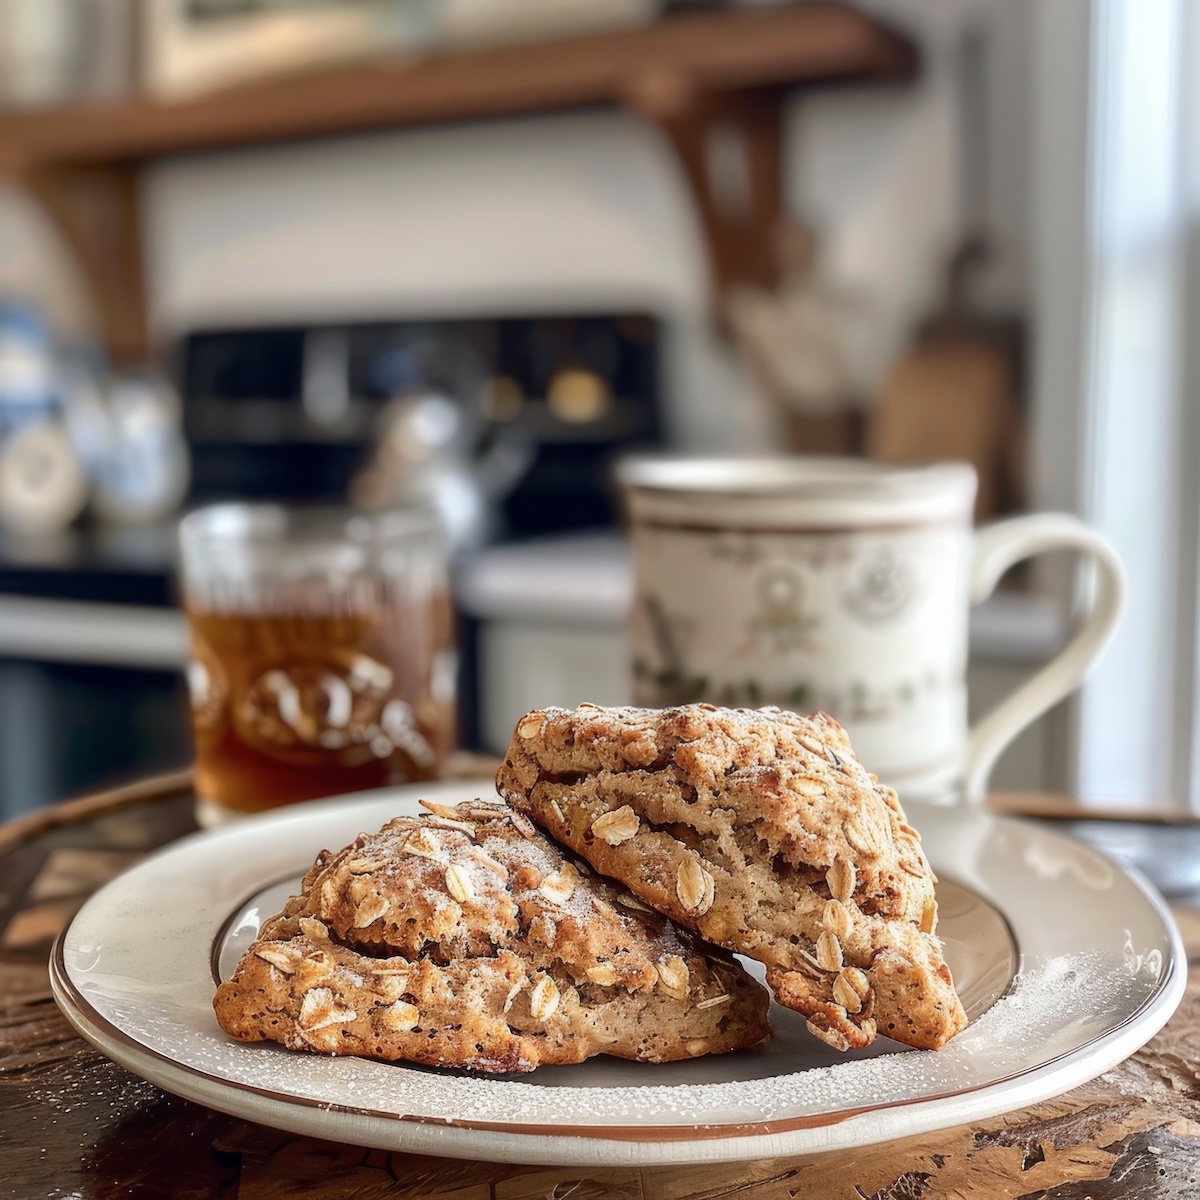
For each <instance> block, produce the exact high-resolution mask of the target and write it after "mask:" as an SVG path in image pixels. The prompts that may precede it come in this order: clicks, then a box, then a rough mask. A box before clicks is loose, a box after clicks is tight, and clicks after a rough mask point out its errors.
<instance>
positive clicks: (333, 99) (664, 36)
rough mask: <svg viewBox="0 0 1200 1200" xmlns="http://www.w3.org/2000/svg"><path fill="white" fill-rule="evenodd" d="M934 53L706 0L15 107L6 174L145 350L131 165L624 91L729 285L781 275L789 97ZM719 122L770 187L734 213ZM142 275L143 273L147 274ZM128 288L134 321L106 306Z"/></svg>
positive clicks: (6, 144) (863, 23)
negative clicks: (533, 33) (82, 101)
mask: <svg viewBox="0 0 1200 1200" xmlns="http://www.w3.org/2000/svg"><path fill="white" fill-rule="evenodd" d="M916 63H917V60H916V53H915V51H914V49H913V46H912V44H911V43H910V42H909V41H908V40H907V39H905V38H904V37H903V36H902V35H900V34H898V33H896V32H895V31H893V30H891V29H889V28H887V27H886V26H884V25H882V24H880V23H879V22H877V21H875V20H874V19H872V18H871V17H868V16H867V15H865V14H864V13H861V12H859V11H858V10H856V9H853V8H851V7H848V6H846V5H843V4H836V3H816V2H813V3H803V4H796V5H794V6H789V7H782V8H769V9H742V10H732V11H718V12H711V13H700V14H689V15H681V16H676V17H672V18H669V19H665V20H662V21H658V22H655V23H653V24H650V25H645V26H640V27H634V28H630V29H624V30H620V31H615V32H605V33H593V34H588V35H582V36H574V37H570V38H563V39H558V40H554V41H543V42H533V43H524V44H520V45H512V46H503V47H491V48H487V49H477V50H462V51H456V52H447V53H438V54H434V55H430V56H428V57H422V58H420V59H412V60H396V59H389V60H368V61H363V62H355V63H353V64H347V65H344V66H339V67H337V68H330V69H327V70H323V71H317V72H309V73H305V74H303V75H293V76H286V77H278V78H274V79H271V80H270V81H266V82H262V83H258V84H255V85H253V86H248V87H241V88H237V89H232V90H226V91H222V92H219V93H213V94H209V95H205V96H203V97H200V98H197V99H194V100H188V101H184V102H175V103H162V102H155V101H153V100H149V99H140V98H139V99H131V100H127V101H124V102H121V103H110V104H104V105H99V104H97V105H90V106H78V107H71V108H64V109H56V110H48V111H40V112H22V113H13V114H7V115H3V116H0V172H4V173H6V174H8V175H10V176H15V177H17V178H19V179H22V180H24V181H25V182H26V183H27V184H28V185H29V186H30V188H31V189H32V190H33V191H34V192H35V194H37V195H38V196H39V198H40V199H41V200H42V202H43V203H44V204H45V205H46V207H47V209H48V211H49V212H50V213H51V215H52V216H53V217H54V218H55V220H56V221H57V222H58V224H59V225H60V226H61V227H62V229H63V232H64V234H65V236H66V237H67V239H68V241H69V242H70V243H71V245H72V246H73V248H74V249H75V251H76V253H77V255H78V256H79V258H80V261H81V262H82V264H83V266H84V269H85V271H86V272H87V274H88V275H89V277H90V279H91V283H92V285H93V287H94V288H95V290H96V292H97V299H98V301H99V303H100V306H101V313H102V319H105V324H106V329H105V333H106V337H107V339H108V341H109V344H110V348H111V349H113V350H114V352H115V353H116V355H117V356H118V357H121V358H128V357H139V356H144V355H145V354H146V352H147V350H148V347H147V346H146V343H145V334H144V330H145V320H144V314H143V313H142V312H141V311H140V304H141V300H140V297H141V284H140V270H138V264H137V263H136V261H133V260H131V258H130V255H131V254H135V253H136V247H137V244H138V240H139V238H138V225H137V212H136V196H135V192H136V188H135V187H131V182H130V181H131V174H130V173H131V172H132V171H136V169H137V167H138V166H139V164H141V163H142V162H144V161H146V160H148V159H154V158H160V157H164V156H169V155H175V154H190V153H196V152H202V151H208V150H219V149H226V148H230V147H238V146H254V145H263V144H268V143H276V142H283V141H294V140H298V139H308V138H318V137H331V136H337V135H344V134H352V133H361V132H365V131H370V130H381V129H393V128H399V127H405V126H410V127H411V126H414V125H428V124H434V123H439V122H446V121H457V120H467V119H480V118H490V117H504V116H515V115H521V114H533V113H544V112H551V111H563V110H569V109H578V108H584V107H593V106H598V105H622V106H626V107H630V108H632V109H634V110H636V111H639V112H641V113H642V114H643V115H645V116H647V117H648V118H650V119H652V120H654V121H656V122H658V123H659V124H660V125H661V126H662V127H663V128H664V130H665V131H666V132H667V134H668V135H669V137H670V138H671V141H672V143H673V144H674V145H675V147H676V149H677V151H678V152H679V154H680V157H681V160H682V162H683V165H684V169H685V171H686V173H687V175H688V179H689V182H690V183H691V185H692V187H693V190H694V191H695V192H696V198H697V202H698V204H699V206H700V210H701V216H702V218H703V221H704V225H705V230H706V234H707V235H708V239H709V245H710V251H711V258H712V266H713V272H714V276H715V278H716V280H717V282H718V283H720V284H724V283H729V282H734V281H736V280H738V279H739V278H741V279H745V280H753V281H757V282H764V281H766V277H767V276H768V275H769V273H770V265H769V260H770V257H771V255H770V248H769V244H768V242H769V238H770V236H771V234H772V232H773V230H772V229H768V228H767V227H766V224H765V223H768V222H770V219H771V218H772V216H773V215H776V214H777V208H778V199H779V198H778V194H777V193H778V184H779V180H778V166H779V164H778V154H779V148H778V132H779V131H778V107H779V99H780V97H781V96H782V94H783V93H784V92H785V91H786V90H787V89H790V88H793V87H796V86H799V85H824V84H836V83H848V82H868V81H879V82H903V81H906V80H909V79H911V78H912V77H913V76H914V74H915V72H916ZM717 123H720V124H722V125H723V126H726V127H728V126H730V125H732V126H734V127H735V128H741V129H743V130H744V131H745V134H746V154H747V161H748V171H747V177H748V178H749V180H750V188H751V190H752V191H753V192H754V195H752V196H751V198H750V200H749V201H748V202H747V203H746V204H743V205H742V208H743V210H744V211H743V212H741V213H740V214H738V213H731V212H728V211H722V210H721V206H720V205H719V204H718V203H717V202H716V201H715V200H714V197H713V194H712V193H713V189H712V188H711V187H710V186H709V182H708V180H707V168H706V166H705V164H704V161H703V160H704V143H705V140H706V138H707V136H708V133H709V132H710V131H711V129H712V128H713V127H714V125H715V124H717ZM764 189H765V191H764V194H762V195H759V194H758V193H759V192H760V191H763V190H764ZM106 194H107V199H104V196H105V195H106ZM726 208H728V205H726ZM739 223H740V224H741V225H742V226H743V227H744V228H742V229H741V231H740V232H739V231H738V229H737V226H738V225H739ZM756 240H757V243H758V244H757V246H756V245H755V244H754V243H755V242H756ZM131 271H132V272H133V273H134V274H135V275H138V276H139V278H138V280H137V281H136V282H133V283H131V282H130V272H131ZM114 288H115V292H114ZM115 297H119V298H120V303H121V306H122V308H123V310H124V312H123V315H122V317H121V320H120V325H121V328H120V329H112V328H108V325H109V324H110V321H109V320H108V319H107V318H104V313H105V311H109V310H111V303H110V302H111V301H112V300H113V299H114V298H115ZM131 306H132V309H131ZM139 330H140V331H141V332H139Z"/></svg>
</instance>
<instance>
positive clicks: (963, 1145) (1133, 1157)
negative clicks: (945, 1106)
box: [0, 774, 1200, 1200]
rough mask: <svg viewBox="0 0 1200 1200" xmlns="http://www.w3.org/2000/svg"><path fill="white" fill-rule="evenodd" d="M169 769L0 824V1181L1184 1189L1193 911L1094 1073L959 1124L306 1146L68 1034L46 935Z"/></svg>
mask: <svg viewBox="0 0 1200 1200" xmlns="http://www.w3.org/2000/svg"><path fill="white" fill-rule="evenodd" d="M194 828H195V826H194V824H193V821H192V796H191V792H190V780H189V778H188V776H187V775H186V774H181V775H177V776H172V777H170V778H167V779H163V780H158V781H153V782H151V783H147V784H142V785H139V786H136V787H132V788H128V789H125V790H123V791H120V792H114V793H109V794H107V795H105V796H99V797H94V798H92V799H88V800H83V801H78V802H75V803H73V804H69V805H60V806H58V807H56V808H52V809H47V810H44V811H43V812H40V813H35V814H33V815H32V816H30V817H27V818H24V819H23V820H20V821H17V822H15V823H12V824H10V825H8V826H3V827H0V1196H11V1197H14V1198H16V1200H40V1198H42V1197H54V1198H56V1200H67V1198H68V1197H87V1198H88V1200H108V1198H110V1197H117V1196H135V1197H139V1198H148V1200H154V1198H156V1197H163V1198H164V1200H165V1198H167V1197H171V1198H177V1197H182V1198H187V1197H201V1196H203V1197H229V1198H231V1200H232V1198H233V1197H238V1198H240V1200H260V1198H264V1197H274V1196H289V1197H309V1196H323V1197H340V1198H346V1200H349V1198H351V1197H353V1198H354V1200H372V1198H374V1197H383V1196H387V1197H426V1196H428V1197H441V1198H442V1200H565V1198H566V1197H571V1198H573V1200H603V1198H612V1200H628V1198H630V1197H636V1198H639V1200H640V1198H645V1200H655V1198H658V1197H662V1198H669V1200H684V1198H692V1200H701V1198H703V1200H716V1198H717V1197H728V1198H730V1200H792V1198H808V1197H812V1198H815V1200H838V1198H841V1197H845V1198H846V1200H941V1198H943V1197H946V1198H949V1197H956V1198H961V1200H972V1198H976V1197H978V1198H980V1200H995V1198H997V1197H1012V1198H1020V1200H1088V1198H1090V1200H1110V1198H1112V1197H1123V1198H1132V1200H1151V1198H1160V1197H1161V1198H1164V1200H1165V1198H1168V1197H1169V1198H1172V1200H1175V1198H1178V1200H1185V1198H1186V1200H1196V1197H1200V910H1198V909H1196V908H1194V907H1192V906H1190V905H1177V906H1176V914H1177V916H1178V917H1179V919H1180V924H1181V927H1182V929H1183V934H1184V941H1185V942H1186V944H1187V945H1188V948H1189V965H1190V974H1189V980H1188V991H1187V996H1186V997H1185V999H1184V1001H1183V1004H1182V1006H1181V1008H1180V1010H1179V1012H1178V1013H1177V1014H1176V1016H1175V1017H1174V1018H1173V1019H1172V1020H1171V1022H1170V1023H1169V1024H1168V1025H1167V1027H1166V1028H1165V1029H1164V1030H1163V1031H1162V1032H1161V1033H1160V1034H1159V1035H1158V1036H1157V1037H1156V1038H1155V1039H1154V1040H1153V1041H1152V1042H1151V1043H1150V1044H1149V1045H1148V1046H1146V1047H1145V1048H1144V1049H1143V1050H1141V1051H1140V1052H1139V1053H1138V1054H1136V1055H1134V1056H1133V1058H1131V1059H1129V1060H1128V1061H1127V1062H1125V1063H1123V1064H1122V1065H1121V1066H1119V1067H1118V1068H1116V1069H1115V1070H1113V1071H1110V1072H1109V1073H1108V1074H1107V1075H1104V1076H1102V1077H1101V1078H1099V1079H1097V1080H1094V1081H1093V1082H1092V1083H1090V1084H1087V1085H1086V1086H1084V1087H1081V1088H1079V1089H1077V1090H1076V1091H1074V1092H1071V1093H1069V1094H1068V1095H1066V1096H1063V1097H1060V1098H1059V1099H1057V1100H1052V1101H1049V1102H1047V1103H1045V1104H1039V1105H1037V1106H1036V1107H1034V1108H1030V1109H1026V1110H1024V1111H1021V1112H1015V1113H1012V1114H1010V1115H1008V1116H1006V1117H996V1118H993V1119H991V1120H987V1121H983V1122H980V1123H979V1124H977V1125H964V1126H960V1127H958V1128H955V1129H950V1130H944V1131H942V1132H940V1133H934V1134H929V1135H926V1136H922V1137H915V1138H906V1139H903V1140H900V1141H894V1142H889V1143H885V1144H882V1145H878V1146H870V1147H867V1148H865V1149H862V1150H858V1151H855V1152H851V1153H846V1152H841V1153H837V1154H828V1155H823V1156H818V1157H810V1158H796V1159H774V1160H769V1161H768V1160H760V1161H753V1162H746V1163H734V1164H731V1165H729V1166H722V1167H713V1166H703V1167H670V1168H657V1169H642V1170H630V1169H614V1170H596V1169H593V1168H588V1169H581V1168H561V1169H552V1168H547V1167H520V1166H499V1165H495V1164H489V1163H476V1162H459V1161H452V1160H448V1159H435V1158H424V1157H420V1156H416V1155H408V1154H398V1153H387V1152H383V1151H372V1150H363V1149H360V1148H358V1147H353V1146H344V1145H339V1144H336V1143H332V1142H318V1141H313V1140H310V1139H308V1138H302V1137H297V1136H295V1135H293V1134H288V1133H280V1132H278V1131H276V1130H273V1129H267V1128H264V1127H263V1126H259V1125H252V1124H250V1123H248V1122H246V1121H242V1120H238V1119H236V1118H233V1117H227V1116H223V1115H222V1114H220V1113H216V1112H213V1111H211V1110H209V1109H206V1108H203V1107H201V1106H200V1105H197V1104H193V1103H190V1102H188V1101H185V1100H180V1099H177V1098H176V1097H174V1096H171V1095H168V1094H166V1093H164V1092H162V1091H160V1090H159V1089H158V1088H156V1087H153V1086H152V1085H151V1084H148V1083H146V1082H144V1081H142V1080H140V1079H138V1078H136V1077H135V1076H133V1075H130V1074H129V1073H128V1072H127V1071H125V1070H124V1069H122V1068H121V1067H118V1066H116V1065H115V1064H114V1063H111V1062H109V1061H108V1060H107V1059H105V1058H103V1057H102V1056H101V1055H100V1054H98V1053H97V1052H96V1051H94V1050H93V1049H91V1047H90V1046H88V1045H87V1044H86V1043H85V1042H84V1041H83V1040H82V1039H80V1038H79V1037H77V1036H76V1035H75V1033H74V1032H73V1031H72V1030H71V1028H70V1026H69V1025H68V1024H67V1022H66V1020H65V1018H64V1017H62V1015H61V1014H60V1013H59V1011H58V1009H57V1007H56V1006H55V1004H54V1001H53V999H52V998H51V995H50V986H49V983H48V981H47V975H46V959H47V952H48V950H49V947H50V943H51V940H52V939H53V937H54V935H55V934H56V933H57V932H58V930H59V929H60V928H61V927H62V925H63V924H64V922H66V921H67V920H68V919H69V918H70V917H71V915H72V914H73V913H74V912H75V910H76V909H77V908H78V907H79V905H80V904H81V903H82V902H83V900H84V899H85V898H86V897H87V895H89V894H90V893H91V892H92V891H93V890H95V889H96V888H97V887H98V886H100V885H101V884H102V883H104V882H105V881H106V880H107V879H109V878H110V877H111V876H112V875H114V874H115V873H116V872H118V871H120V870H122V869H124V868H125V867H127V866H129V865H130V864H132V863H133V862H135V861H137V859H139V858H140V857H142V856H144V855H146V854H148V853H149V852H151V851H153V850H154V849H155V848H156V847H158V846H161V845H163V844H165V843H166V842H169V841H171V840H173V839H174V838H177V837H179V836H181V835H182V834H184V833H186V832H190V831H191V830H192V829H194Z"/></svg>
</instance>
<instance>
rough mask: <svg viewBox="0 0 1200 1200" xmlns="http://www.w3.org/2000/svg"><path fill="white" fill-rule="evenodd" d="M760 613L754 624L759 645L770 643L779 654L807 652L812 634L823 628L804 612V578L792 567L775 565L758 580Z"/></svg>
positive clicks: (756, 616)
mask: <svg viewBox="0 0 1200 1200" xmlns="http://www.w3.org/2000/svg"><path fill="white" fill-rule="evenodd" d="M754 590H755V595H756V596H757V600H758V611H757V612H756V613H755V615H754V617H753V619H752V621H751V632H752V634H753V635H754V637H755V640H756V641H763V642H766V643H767V648H768V649H770V650H772V651H773V652H775V653H777V654H788V653H794V652H795V651H797V650H802V649H803V648H804V645H805V642H806V641H807V639H808V636H809V634H810V633H811V632H812V630H813V629H814V628H815V627H816V626H817V625H818V624H819V621H818V620H817V618H815V617H813V616H811V615H809V614H807V613H806V612H805V611H804V593H805V586H804V576H803V574H802V573H801V572H800V571H799V570H798V569H797V568H796V567H794V566H793V565H792V564H790V563H785V562H772V563H768V564H767V565H766V566H765V567H763V568H762V569H761V570H760V571H759V572H758V574H757V576H756V578H755V580H754Z"/></svg>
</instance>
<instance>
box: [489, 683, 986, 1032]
mask: <svg viewBox="0 0 1200 1200" xmlns="http://www.w3.org/2000/svg"><path fill="white" fill-rule="evenodd" d="M496 782H497V787H498V789H499V791H500V793H501V795H502V796H504V798H505V799H506V800H507V801H508V802H509V804H511V805H512V806H513V807H514V808H517V809H519V810H520V811H522V812H524V813H527V814H528V815H529V816H531V817H532V818H533V819H534V820H535V821H537V822H538V823H539V824H540V825H541V826H542V827H543V828H545V829H546V831H547V832H548V833H549V834H550V835H551V836H552V837H554V838H555V839H557V840H558V841H560V842H562V843H564V844H565V845H567V846H569V847H570V848H571V849H572V850H574V851H575V852H576V853H577V854H579V855H581V856H582V857H583V858H585V859H586V860H587V861H588V862H589V863H590V864H591V865H592V866H593V867H595V869H596V870H597V871H599V872H600V873H602V874H604V875H607V876H609V877H611V878H613V879H616V880H619V881H620V882H621V883H623V884H624V885H625V886H626V887H628V888H629V889H630V890H631V891H633V892H634V893H635V894H636V895H637V896H638V897H640V898H641V899H642V900H643V901H644V902H645V903H647V904H648V905H650V906H651V907H652V908H654V909H655V910H656V911H658V912H661V913H663V914H665V915H667V916H669V917H671V918H672V919H673V920H675V921H677V922H679V923H680V924H683V925H685V926H687V927H688V928H690V929H693V930H695V931H696V932H697V933H699V934H700V935H701V936H702V937H703V938H705V939H706V940H708V941H710V942H714V943H716V944H717V945H720V946H724V947H726V948H728V949H731V950H735V951H737V952H739V953H741V954H745V955H748V956H750V957H752V958H756V959H759V960H760V961H762V962H763V963H765V964H766V965H767V982H768V984H769V985H770V986H771V988H772V989H773V990H774V992H775V995H776V998H777V999H778V1000H779V1001H780V1002H781V1003H783V1004H785V1005H787V1006H788V1007H789V1008H793V1009H795V1010H796V1011H798V1012H800V1013H803V1014H804V1016H805V1017H806V1018H807V1020H808V1027H809V1029H810V1031H811V1032H812V1033H814V1034H815V1035H816V1036H817V1037H819V1038H821V1039H822V1040H823V1041H825V1042H828V1043H829V1044H830V1045H832V1046H835V1047H837V1048H839V1049H842V1050H845V1049H849V1048H851V1047H861V1046H866V1045H868V1044H869V1043H870V1042H871V1041H873V1040H874V1038H875V1036H876V1034H877V1033H884V1034H886V1035H887V1036H888V1037H891V1038H895V1039H896V1040H897V1041H900V1042H904V1043H906V1044H907V1045H910V1046H917V1047H921V1048H928V1049H936V1048H940V1047H941V1046H943V1045H945V1043H946V1042H947V1041H948V1040H949V1039H950V1038H951V1037H953V1036H954V1035H955V1034H956V1033H958V1032H959V1031H960V1030H961V1029H962V1028H963V1027H964V1026H965V1025H966V1014H965V1013H964V1012H963V1008H962V1004H961V1002H960V1001H959V998H958V995H957V993H956V992H955V990H954V984H953V980H952V979H951V975H950V969H949V967H948V966H947V965H946V962H945V960H944V958H943V956H942V951H941V945H940V943H939V942H938V939H937V936H936V932H935V931H936V927H937V899H936V895H935V892H934V885H935V883H936V879H935V877H934V874H933V871H932V870H931V869H930V866H929V863H928V861H927V860H926V858H925V855H924V853H923V851H922V849H921V843H920V837H919V835H918V834H917V832H916V830H915V829H913V828H912V826H911V825H910V824H909V823H908V821H907V819H906V818H905V815H904V811H903V809H902V808H901V806H900V803H899V801H898V800H897V798H896V793H895V792H894V791H892V789H891V788H888V787H885V786H883V785H881V784H880V783H879V781H878V780H877V779H876V778H875V776H874V775H871V774H870V773H869V772H868V771H867V770H866V769H865V768H864V767H863V766H862V764H861V763H860V762H859V761H858V759H857V758H856V757H855V755H854V752H853V750H852V748H851V746H850V742H849V739H848V738H847V736H846V734H845V732H844V730H843V729H842V728H841V726H840V725H838V724H837V722H836V721H834V720H832V718H830V717H828V716H825V715H824V714H817V715H816V716H813V717H803V716H799V715H797V714H795V713H790V712H784V711H781V710H780V709H776V708H764V709H754V710H751V709H726V708H717V707H715V706H713V705H708V704H698V705H689V706H685V707H679V708H668V709H642V708H600V707H598V706H596V705H581V706H580V707H579V708H576V709H574V710H565V709H557V708H548V709H540V710H536V711H534V712H530V713H528V714H526V715H525V716H524V717H522V718H521V720H520V721H519V722H518V723H517V727H516V731H515V732H514V735H513V739H512V744H511V745H510V747H509V749H508V753H507V755H506V756H505V760H504V764H503V766H502V767H501V768H500V771H499V774H498V776H497V781H496Z"/></svg>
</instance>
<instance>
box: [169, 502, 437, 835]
mask: <svg viewBox="0 0 1200 1200" xmlns="http://www.w3.org/2000/svg"><path fill="white" fill-rule="evenodd" d="M314 524H315V521H314V519H313V518H311V517H309V516H308V515H300V516H298V515H297V514H294V513H290V512H288V511H287V510H281V509H278V508H270V507H265V506H264V507H261V508H256V507H254V506H224V507H222V508H216V509H210V510H204V511H202V512H201V513H198V514H194V515H193V516H192V517H189V518H187V520H185V522H184V525H183V531H182V542H183V547H184V568H185V570H184V584H185V593H186V596H187V613H188V620H189V625H190V628H191V655H190V661H189V666H188V685H189V691H190V694H191V708H192V729H193V734H194V740H195V747H196V791H197V795H198V796H199V797H200V798H201V800H202V801H204V802H205V803H206V804H207V805H209V806H214V807H215V808H216V809H218V810H227V811H230V812H234V813H236V812H255V811H259V810H262V809H268V808H275V807H278V806H279V805H283V804H290V803H292V802H294V801H298V800H311V799H315V798H316V797H319V796H331V795H336V794H340V793H345V792H355V791H362V790H365V789H368V788H374V787H382V786H385V785H389V784H400V783H409V782H413V781H418V780H423V779H432V778H435V777H436V776H438V775H439V774H440V773H441V769H442V767H443V764H444V762H445V759H446V755H447V754H448V753H449V751H450V749H451V747H452V746H453V742H454V733H455V729H454V724H455V708H454V675H455V660H454V641H453V620H452V615H451V609H450V603H449V598H448V593H447V589H446V585H445V573H444V562H443V561H442V560H441V557H440V547H439V546H438V545H437V543H436V541H435V540H434V538H433V537H432V535H431V534H430V531H429V529H428V526H427V525H423V524H420V523H414V522H407V523H403V524H400V525H399V527H398V528H397V527H396V522H395V521H393V522H392V524H389V525H383V523H382V522H381V521H379V520H374V521H372V520H370V519H367V518H363V517H353V518H349V519H346V518H342V519H341V523H340V524H339V523H336V522H335V521H334V520H333V518H332V517H330V516H329V515H322V516H321V517H320V523H319V524H316V528H315V529H314Z"/></svg>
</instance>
